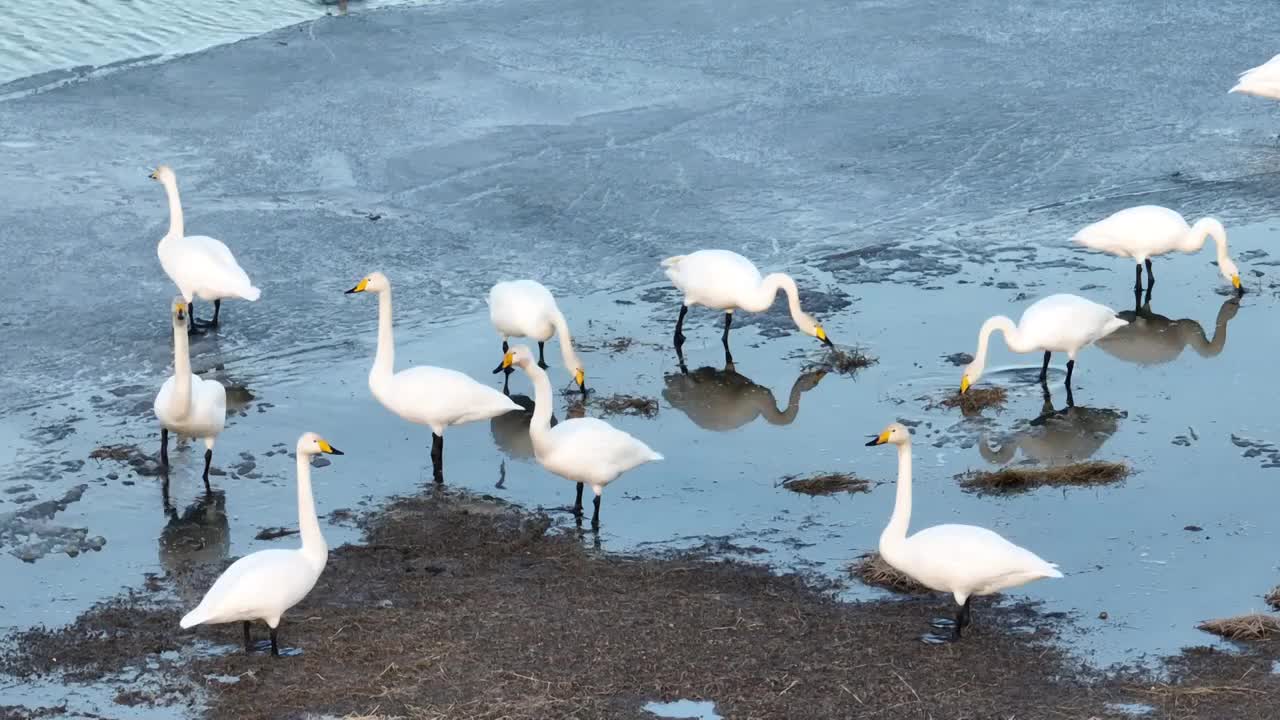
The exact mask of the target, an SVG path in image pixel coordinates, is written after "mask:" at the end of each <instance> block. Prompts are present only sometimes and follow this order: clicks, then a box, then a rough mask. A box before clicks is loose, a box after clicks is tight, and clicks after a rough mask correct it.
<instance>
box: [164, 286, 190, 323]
mask: <svg viewBox="0 0 1280 720" xmlns="http://www.w3.org/2000/svg"><path fill="white" fill-rule="evenodd" d="M169 314H170V315H171V316H172V317H173V326H174V327H175V328H179V329H183V330H185V329H186V327H187V323H188V322H190V320H191V318H190V316H189V315H188V314H187V301H186V300H185V299H184V298H183V297H182V296H181V295H179V296H177V297H175V298H174V299H173V303H172V305H171V307H170V309H169Z"/></svg>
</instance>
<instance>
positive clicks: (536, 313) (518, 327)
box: [489, 280, 587, 396]
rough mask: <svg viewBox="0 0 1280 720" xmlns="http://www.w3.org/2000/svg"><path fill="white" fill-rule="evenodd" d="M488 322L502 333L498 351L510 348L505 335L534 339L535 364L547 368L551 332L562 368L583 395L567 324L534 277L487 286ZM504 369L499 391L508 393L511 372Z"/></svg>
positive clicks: (578, 363)
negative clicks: (556, 336)
mask: <svg viewBox="0 0 1280 720" xmlns="http://www.w3.org/2000/svg"><path fill="white" fill-rule="evenodd" d="M489 321H490V322H492V323H493V327H494V328H496V329H497V330H498V334H499V335H501V336H502V352H503V353H506V352H507V351H508V350H510V349H511V348H510V346H509V345H508V344H507V339H508V338H513V337H525V338H531V339H533V340H537V341H538V367H540V368H542V369H543V370H546V369H547V361H546V358H545V354H544V353H545V348H544V346H545V344H546V342H547V341H548V340H550V339H551V336H552V335H558V336H559V339H560V354H561V356H562V357H563V358H564V369H565V370H566V371H568V372H569V373H570V374H571V375H572V376H573V381H574V382H575V383H577V384H578V388H579V389H580V390H581V391H582V394H583V396H585V395H586V394H587V378H586V371H585V370H584V369H583V367H582V361H581V360H579V359H578V353H576V352H574V350H573V338H572V337H571V336H570V335H569V323H567V322H565V319H564V315H563V314H562V313H561V312H560V307H559V306H558V305H556V299H555V297H554V296H552V295H551V291H550V290H548V289H547V288H546V286H544V285H543V284H542V283H540V282H537V281H535V280H510V281H506V282H500V283H498V284H496V285H494V286H493V287H492V288H490V289H489ZM512 372H515V371H514V370H512V369H511V368H507V370H506V372H505V376H504V377H503V380H502V392H503V393H504V394H510V389H509V388H508V382H509V381H510V379H511V373H512Z"/></svg>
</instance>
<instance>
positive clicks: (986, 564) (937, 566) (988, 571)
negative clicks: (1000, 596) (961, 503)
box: [900, 525, 1062, 595]
mask: <svg viewBox="0 0 1280 720" xmlns="http://www.w3.org/2000/svg"><path fill="white" fill-rule="evenodd" d="M905 547H906V553H905V557H906V558H907V560H906V564H907V565H908V566H909V567H908V568H900V569H902V570H903V571H904V572H907V573H908V574H910V575H912V576H913V577H916V578H917V579H918V580H920V581H921V582H923V583H924V584H925V585H927V586H928V587H931V588H933V589H935V590H944V591H949V592H955V593H963V594H964V595H970V594H977V595H986V594H989V593H993V592H999V591H1000V590H1004V589H1006V588H1011V587H1016V586H1018V585H1022V584H1023V583H1027V582H1030V581H1032V580H1035V579H1037V578H1060V577H1062V573H1061V572H1060V571H1059V570H1058V567H1057V566H1056V565H1054V564H1053V563H1049V562H1046V561H1045V560H1043V559H1041V558H1040V556H1039V555H1036V554H1035V553H1033V552H1031V551H1030V550H1027V549H1026V548H1023V547H1019V546H1018V545H1014V544H1013V543H1011V542H1009V541H1008V540H1006V539H1004V538H1003V537H1001V536H1000V535H999V534H998V533H995V532H993V531H991V530H988V529H986V528H982V527H977V526H976V525H935V526H933V527H930V528H926V529H924V530H921V531H920V532H918V533H916V534H915V535H912V536H911V537H909V538H907V540H906V545H905Z"/></svg>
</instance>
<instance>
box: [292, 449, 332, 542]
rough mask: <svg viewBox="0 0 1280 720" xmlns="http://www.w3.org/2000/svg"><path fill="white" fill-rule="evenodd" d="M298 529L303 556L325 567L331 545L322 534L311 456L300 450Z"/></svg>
mask: <svg viewBox="0 0 1280 720" xmlns="http://www.w3.org/2000/svg"><path fill="white" fill-rule="evenodd" d="M298 531H299V534H300V535H302V555H303V557H305V558H307V560H309V561H311V563H312V564H313V565H318V566H320V567H323V566H324V561H325V559H326V558H327V557H328V554H329V546H328V545H326V544H325V542H324V535H321V534H320V520H319V519H318V518H317V517H316V502H315V497H314V496H313V495H312V493H311V456H310V455H306V454H304V453H302V452H298Z"/></svg>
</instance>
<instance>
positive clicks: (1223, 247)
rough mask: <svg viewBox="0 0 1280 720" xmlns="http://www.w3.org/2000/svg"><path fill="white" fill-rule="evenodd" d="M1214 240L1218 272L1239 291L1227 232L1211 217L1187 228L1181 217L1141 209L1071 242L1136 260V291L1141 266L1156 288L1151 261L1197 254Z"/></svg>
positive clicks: (1237, 270) (1150, 207) (1150, 208)
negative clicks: (1145, 268)
mask: <svg viewBox="0 0 1280 720" xmlns="http://www.w3.org/2000/svg"><path fill="white" fill-rule="evenodd" d="M1209 237H1212V238H1213V242H1214V244H1215V245H1216V246H1217V256H1218V272H1220V273H1222V277H1224V278H1226V279H1227V282H1229V283H1231V286H1232V287H1234V288H1235V289H1236V290H1237V291H1240V292H1244V288H1243V287H1242V286H1241V284H1240V268H1238V267H1236V264H1235V262H1233V261H1232V260H1231V258H1230V257H1229V256H1228V255H1227V231H1226V229H1225V228H1223V227H1222V223H1220V222H1218V221H1217V220H1216V219H1214V218H1211V217H1204V218H1200V219H1199V220H1197V221H1196V223H1195V225H1188V224H1187V221H1186V220H1184V219H1183V218H1182V215H1180V214H1178V213H1177V212H1175V211H1173V210H1170V209H1169V208H1166V207H1160V206H1158V205H1139V206H1138V207H1131V208H1126V209H1124V210H1121V211H1119V212H1116V213H1114V214H1112V215H1109V216H1107V217H1105V218H1103V219H1101V220H1099V221H1098V222H1096V223H1093V224H1092V225H1089V226H1087V227H1085V228H1084V229H1083V230H1081V231H1080V232H1077V233H1076V234H1075V235H1074V236H1073V237H1072V238H1071V240H1072V242H1074V243H1076V244H1077V245H1083V246H1085V247H1087V248H1090V249H1092V250H1099V251H1101V252H1105V253H1108V254H1111V255H1115V256H1117V257H1127V258H1133V261H1134V262H1135V263H1137V267H1136V268H1135V271H1136V279H1135V280H1134V286H1133V287H1134V289H1135V290H1141V289H1142V266H1143V264H1144V263H1145V264H1146V266H1147V287H1148V288H1150V287H1151V286H1152V285H1154V284H1155V281H1156V279H1155V276H1154V275H1152V274H1151V258H1153V257H1155V256H1157V255H1164V254H1166V253H1171V252H1175V251H1176V252H1183V253H1194V252H1199V251H1200V248H1202V247H1204V242H1205V239H1206V238H1209Z"/></svg>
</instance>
